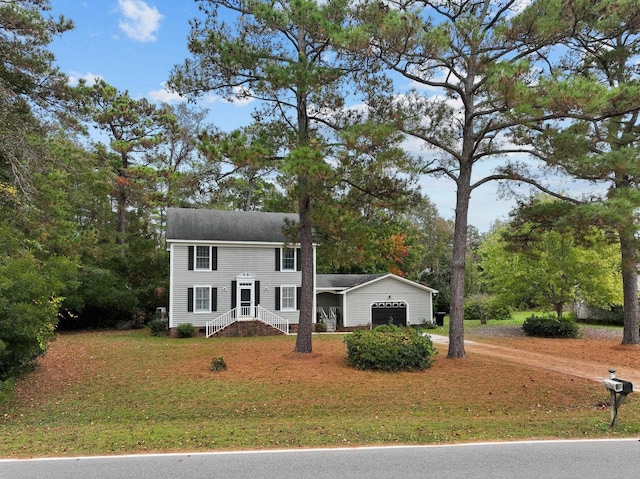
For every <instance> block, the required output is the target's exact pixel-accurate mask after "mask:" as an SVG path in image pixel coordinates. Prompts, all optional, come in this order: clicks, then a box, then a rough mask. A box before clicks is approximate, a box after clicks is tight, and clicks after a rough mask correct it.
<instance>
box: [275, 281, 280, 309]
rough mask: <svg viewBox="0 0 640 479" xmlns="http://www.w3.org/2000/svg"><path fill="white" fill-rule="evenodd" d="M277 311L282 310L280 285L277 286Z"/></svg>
mask: <svg viewBox="0 0 640 479" xmlns="http://www.w3.org/2000/svg"><path fill="white" fill-rule="evenodd" d="M275 289H276V311H280V287H279V286H276V288H275Z"/></svg>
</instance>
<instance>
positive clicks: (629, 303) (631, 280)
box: [619, 229, 640, 344]
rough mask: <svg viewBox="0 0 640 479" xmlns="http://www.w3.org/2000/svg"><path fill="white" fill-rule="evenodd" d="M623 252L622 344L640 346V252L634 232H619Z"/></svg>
mask: <svg viewBox="0 0 640 479" xmlns="http://www.w3.org/2000/svg"><path fill="white" fill-rule="evenodd" d="M619 235H620V250H621V252H622V291H623V295H624V299H623V303H624V307H623V309H624V331H623V334H622V344H640V332H639V331H638V270H637V268H638V251H637V248H636V240H635V238H634V235H633V232H631V233H629V232H627V231H626V230H624V229H623V230H621V231H619Z"/></svg>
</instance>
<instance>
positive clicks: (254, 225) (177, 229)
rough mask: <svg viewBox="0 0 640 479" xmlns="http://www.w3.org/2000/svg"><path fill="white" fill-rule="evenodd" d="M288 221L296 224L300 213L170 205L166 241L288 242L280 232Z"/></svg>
mask: <svg viewBox="0 0 640 479" xmlns="http://www.w3.org/2000/svg"><path fill="white" fill-rule="evenodd" d="M287 220H288V221H293V222H295V223H297V222H298V221H299V216H298V215H297V214H293V213H265V212H261V211H221V210H209V209H191V208H169V209H168V210H167V241H171V240H193V241H252V242H260V243H288V242H289V241H290V239H289V238H287V237H286V236H285V234H284V233H283V231H282V230H283V227H284V226H285V224H286V221H287Z"/></svg>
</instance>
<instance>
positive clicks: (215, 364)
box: [210, 356, 227, 372]
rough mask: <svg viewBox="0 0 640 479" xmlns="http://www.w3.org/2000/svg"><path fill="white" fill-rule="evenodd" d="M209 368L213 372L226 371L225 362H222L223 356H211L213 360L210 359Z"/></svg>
mask: <svg viewBox="0 0 640 479" xmlns="http://www.w3.org/2000/svg"><path fill="white" fill-rule="evenodd" d="M210 369H211V371H214V372H218V371H226V370H227V363H225V362H224V358H223V357H222V356H216V357H215V358H213V361H211V368H210Z"/></svg>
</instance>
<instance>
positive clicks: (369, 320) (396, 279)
mask: <svg viewBox="0 0 640 479" xmlns="http://www.w3.org/2000/svg"><path fill="white" fill-rule="evenodd" d="M316 278H317V283H316V294H317V296H316V305H317V308H318V319H319V320H322V318H323V317H329V316H330V314H329V312H330V311H335V312H337V314H336V317H337V326H338V328H344V329H351V328H362V327H370V328H372V327H375V326H378V325H381V324H389V321H391V322H392V323H393V324H396V325H398V326H410V325H414V324H422V323H426V322H431V321H432V320H433V295H434V294H436V293H437V291H436V290H435V289H432V288H429V287H428V286H425V285H423V284H419V283H416V282H414V281H410V280H408V279H406V278H401V277H400V276H396V275H394V274H391V273H387V274H319V275H317V276H316Z"/></svg>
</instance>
